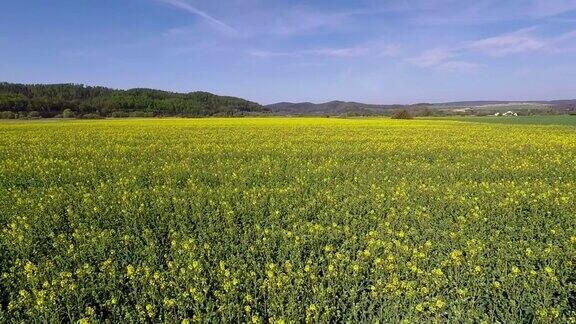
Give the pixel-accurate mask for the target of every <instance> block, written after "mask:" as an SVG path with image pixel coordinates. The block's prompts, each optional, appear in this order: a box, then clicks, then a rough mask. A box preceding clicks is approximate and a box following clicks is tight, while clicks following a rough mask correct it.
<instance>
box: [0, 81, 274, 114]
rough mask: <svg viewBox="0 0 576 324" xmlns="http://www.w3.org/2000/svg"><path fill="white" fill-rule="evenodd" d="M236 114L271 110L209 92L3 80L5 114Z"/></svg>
mask: <svg viewBox="0 0 576 324" xmlns="http://www.w3.org/2000/svg"><path fill="white" fill-rule="evenodd" d="M65 110H68V111H67V112H66V113H67V114H72V115H75V116H80V117H82V116H88V117H98V116H101V117H108V116H113V117H126V116H135V117H145V116H191V117H193V116H237V115H247V114H260V113H268V112H269V110H268V109H267V108H265V107H263V106H261V105H260V104H258V103H255V102H251V101H247V100H244V99H240V98H235V97H225V96H217V95H214V94H211V93H208V92H190V93H176V92H168V91H161V90H154V89H130V90H116V89H110V88H105V87H90V86H84V85H79V84H46V85H44V84H14V83H6V82H3V83H0V111H1V112H2V116H34V117H38V116H41V117H54V116H58V115H62V114H63V113H64V111H65Z"/></svg>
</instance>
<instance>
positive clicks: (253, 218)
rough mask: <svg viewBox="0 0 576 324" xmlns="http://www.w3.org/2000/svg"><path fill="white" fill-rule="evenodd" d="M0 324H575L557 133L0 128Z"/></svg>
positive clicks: (334, 123)
mask: <svg viewBox="0 0 576 324" xmlns="http://www.w3.org/2000/svg"><path fill="white" fill-rule="evenodd" d="M0 135H1V136H0V228H1V231H0V273H1V279H0V322H5V321H18V322H20V321H22V322H38V321H47V322H68V321H81V322H92V321H109V322H112V323H114V322H119V321H134V322H144V321H151V322H158V321H160V322H163V321H166V322H184V323H188V322H254V323H266V322H274V323H281V322H286V323H288V322H304V321H307V322H317V321H318V322H340V321H348V322H361V321H376V320H380V322H399V321H402V320H405V321H408V322H421V321H447V320H449V321H455V322H458V321H464V320H471V321H474V322H477V321H487V322H495V321H500V322H504V323H511V322H531V321H537V322H553V321H558V322H570V321H572V322H574V321H575V320H576V202H575V198H574V197H575V196H576V162H575V161H576V127H573V126H567V125H564V126H562V125H558V126H550V125H547V126H538V125H501V124H487V123H463V122H460V121H448V120H390V119H335V118H260V119H258V118H254V119H248V118H241V119H147V120H100V121H77V120H70V121H59V122H55V121H50V122H45V121H28V122H26V121H24V122H3V123H0Z"/></svg>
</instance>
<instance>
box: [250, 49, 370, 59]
mask: <svg viewBox="0 0 576 324" xmlns="http://www.w3.org/2000/svg"><path fill="white" fill-rule="evenodd" d="M368 51H369V49H368V48H365V47H345V48H319V49H312V50H300V51H291V52H273V51H266V50H253V51H249V52H248V54H250V55H251V56H254V57H258V58H274V57H292V58H296V57H304V56H322V57H339V58H346V57H359V56H364V55H366V54H367V53H368Z"/></svg>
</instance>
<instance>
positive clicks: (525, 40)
mask: <svg viewBox="0 0 576 324" xmlns="http://www.w3.org/2000/svg"><path fill="white" fill-rule="evenodd" d="M532 30H533V29H532V28H528V29H521V30H518V31H515V32H512V33H508V34H503V35H500V36H495V37H489V38H484V39H481V40H477V41H474V42H471V43H469V45H468V46H467V47H468V48H469V49H471V50H473V51H479V52H481V53H483V54H486V55H489V56H496V57H498V56H506V55H510V54H517V53H524V52H534V51H540V50H542V49H545V48H547V47H548V44H547V41H546V40H544V39H541V38H538V37H535V36H533V35H531V33H530V32H531V31H532Z"/></svg>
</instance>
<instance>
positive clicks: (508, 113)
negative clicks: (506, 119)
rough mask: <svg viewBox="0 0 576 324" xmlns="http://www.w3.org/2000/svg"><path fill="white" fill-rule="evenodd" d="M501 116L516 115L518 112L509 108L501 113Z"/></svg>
mask: <svg viewBox="0 0 576 324" xmlns="http://www.w3.org/2000/svg"><path fill="white" fill-rule="evenodd" d="M502 116H518V114H517V113H515V112H513V111H510V110H509V111H507V112H505V113H503V114H502Z"/></svg>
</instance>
